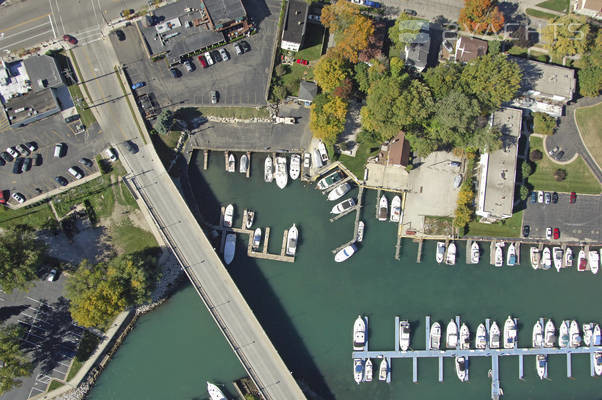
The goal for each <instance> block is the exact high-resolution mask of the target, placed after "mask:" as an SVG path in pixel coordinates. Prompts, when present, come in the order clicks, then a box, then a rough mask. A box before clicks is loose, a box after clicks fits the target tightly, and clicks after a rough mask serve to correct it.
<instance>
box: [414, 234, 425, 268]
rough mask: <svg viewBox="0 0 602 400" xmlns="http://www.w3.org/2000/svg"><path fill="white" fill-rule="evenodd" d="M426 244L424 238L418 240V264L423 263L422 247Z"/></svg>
mask: <svg viewBox="0 0 602 400" xmlns="http://www.w3.org/2000/svg"><path fill="white" fill-rule="evenodd" d="M423 243H424V238H420V239H419V240H418V254H417V255H416V262H417V263H420V262H422V245H423Z"/></svg>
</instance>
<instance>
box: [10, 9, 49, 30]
mask: <svg viewBox="0 0 602 400" xmlns="http://www.w3.org/2000/svg"><path fill="white" fill-rule="evenodd" d="M49 15H50V13H48V14H44V15H40V16H38V17H35V18H32V19H28V20H27V21H23V22H19V23H18V24H16V25H13V26H11V27H9V28H4V29H1V30H0V32H8V31H12V30H13V29H15V28H18V27H20V26H23V25H27V24H29V23H31V22H34V21H38V20H40V19H42V18H46V17H47V16H49Z"/></svg>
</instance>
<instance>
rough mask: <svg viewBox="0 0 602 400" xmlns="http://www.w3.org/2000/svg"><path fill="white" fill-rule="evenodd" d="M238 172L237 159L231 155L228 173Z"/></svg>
mask: <svg viewBox="0 0 602 400" xmlns="http://www.w3.org/2000/svg"><path fill="white" fill-rule="evenodd" d="M235 171H236V157H234V154H232V153H230V155H229V156H228V172H235Z"/></svg>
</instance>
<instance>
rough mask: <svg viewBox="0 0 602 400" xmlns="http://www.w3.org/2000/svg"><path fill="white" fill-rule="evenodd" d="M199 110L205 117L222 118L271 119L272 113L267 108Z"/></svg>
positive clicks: (202, 108)
mask: <svg viewBox="0 0 602 400" xmlns="http://www.w3.org/2000/svg"><path fill="white" fill-rule="evenodd" d="M197 110H198V111H199V112H200V113H201V114H203V115H204V116H211V117H220V118H238V119H251V118H269V116H270V111H269V110H268V109H267V108H266V107H261V108H255V107H197ZM178 137H179V135H178ZM176 143H178V139H177V138H176V142H175V143H174V146H175V144H176Z"/></svg>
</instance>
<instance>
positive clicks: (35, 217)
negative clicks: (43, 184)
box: [0, 203, 54, 229]
mask: <svg viewBox="0 0 602 400" xmlns="http://www.w3.org/2000/svg"><path fill="white" fill-rule="evenodd" d="M49 219H54V215H52V210H51V209H50V206H49V205H48V203H44V204H41V205H39V206H36V207H31V208H26V207H23V208H20V209H18V210H11V209H9V208H5V207H0V228H4V229H7V228H10V227H13V226H15V225H29V226H31V227H33V228H35V229H39V228H41V227H42V225H44V223H45V222H46V221H48V220H49Z"/></svg>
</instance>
